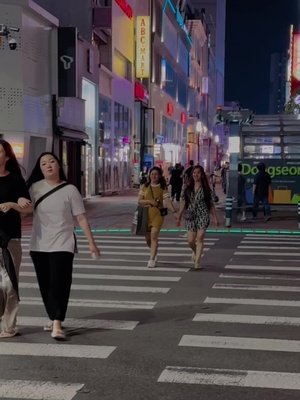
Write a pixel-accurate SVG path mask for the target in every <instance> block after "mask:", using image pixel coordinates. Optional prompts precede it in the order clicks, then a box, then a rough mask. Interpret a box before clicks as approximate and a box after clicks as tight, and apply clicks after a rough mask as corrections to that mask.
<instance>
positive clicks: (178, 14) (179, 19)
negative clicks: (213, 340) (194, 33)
mask: <svg viewBox="0 0 300 400" xmlns="http://www.w3.org/2000/svg"><path fill="white" fill-rule="evenodd" d="M168 5H169V6H170V7H171V10H172V11H173V14H174V15H175V17H176V21H177V23H178V25H179V26H180V28H181V29H182V30H183V31H184V32H185V34H186V38H187V40H188V41H189V43H190V44H191V45H193V42H192V39H191V37H190V34H189V31H188V29H187V27H186V26H185V23H184V18H183V16H182V15H181V12H180V9H179V8H178V7H176V8H175V7H174V6H173V4H172V2H171V0H165V4H164V6H163V20H164V15H165V12H166V8H167V6H168Z"/></svg>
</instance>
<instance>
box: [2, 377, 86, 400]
mask: <svg viewBox="0 0 300 400" xmlns="http://www.w3.org/2000/svg"><path fill="white" fill-rule="evenodd" d="M83 386H84V385H83V384H78V383H62V382H61V383H57V382H47V381H25V380H6V379H0V399H7V396H8V395H9V398H11V399H28V400H40V399H43V400H62V399H64V400H72V399H73V398H74V397H75V396H76V394H77V392H78V391H79V390H80V389H82V388H83Z"/></svg>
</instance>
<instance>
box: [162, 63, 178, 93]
mask: <svg viewBox="0 0 300 400" xmlns="http://www.w3.org/2000/svg"><path fill="white" fill-rule="evenodd" d="M162 89H163V90H164V91H165V92H166V93H168V94H169V95H170V96H172V97H173V98H174V99H176V94H177V93H176V92H177V74H176V72H175V71H174V69H173V68H172V67H171V65H170V64H169V63H168V62H167V61H166V60H165V59H163V60H162Z"/></svg>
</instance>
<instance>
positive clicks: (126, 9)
mask: <svg viewBox="0 0 300 400" xmlns="http://www.w3.org/2000/svg"><path fill="white" fill-rule="evenodd" d="M116 3H117V4H118V6H119V7H120V8H121V10H122V11H124V13H125V14H126V15H127V17H128V18H129V19H133V9H132V7H131V6H130V5H129V4H128V3H127V1H126V0H116Z"/></svg>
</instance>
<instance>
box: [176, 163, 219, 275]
mask: <svg viewBox="0 0 300 400" xmlns="http://www.w3.org/2000/svg"><path fill="white" fill-rule="evenodd" d="M212 196H213V192H212V190H211V188H210V186H209V183H208V179H207V177H206V174H205V171H204V169H203V167H202V166H200V165H197V166H196V167H195V168H194V169H193V173H192V178H191V180H190V182H189V183H188V184H187V185H186V186H185V187H184V188H183V190H182V196H181V203H180V210H179V223H180V220H181V218H182V216H184V218H185V224H186V229H187V239H188V244H189V246H190V248H191V249H192V252H193V253H192V261H193V262H194V263H195V269H201V268H202V265H201V256H202V253H203V246H204V236H205V233H206V229H207V227H208V226H209V223H210V214H211V215H212V216H213V219H214V222H215V224H216V226H219V220H218V217H217V214H216V209H215V206H214V202H213V197H212ZM184 212H185V214H184Z"/></svg>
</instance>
